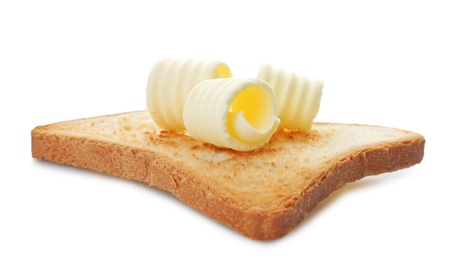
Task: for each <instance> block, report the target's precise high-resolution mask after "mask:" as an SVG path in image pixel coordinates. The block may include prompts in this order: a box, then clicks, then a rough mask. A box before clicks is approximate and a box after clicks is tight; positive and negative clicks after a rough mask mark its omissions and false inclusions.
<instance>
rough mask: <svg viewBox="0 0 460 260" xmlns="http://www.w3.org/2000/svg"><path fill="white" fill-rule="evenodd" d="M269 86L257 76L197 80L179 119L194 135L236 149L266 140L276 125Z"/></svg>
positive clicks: (261, 143)
mask: <svg viewBox="0 0 460 260" xmlns="http://www.w3.org/2000/svg"><path fill="white" fill-rule="evenodd" d="M277 112H278V107H277V104H276V98H275V95H274V93H273V89H272V88H271V87H270V86H269V85H268V84H267V83H266V82H264V81H262V80H259V79H233V78H229V79H211V80H205V81H202V82H200V83H199V84H198V85H197V86H196V87H195V88H193V89H192V90H191V92H190V94H189V96H188V97H187V99H186V102H185V106H184V112H183V119H184V124H185V128H186V130H187V132H188V133H189V134H190V135H191V136H192V137H193V138H195V139H197V140H199V141H202V142H206V143H211V144H214V145H216V146H219V147H227V148H231V149H234V150H238V151H249V150H254V149H257V148H259V147H261V146H262V145H264V144H266V143H267V142H268V141H269V140H270V138H271V136H272V135H273V133H274V132H275V131H276V129H277V128H278V125H279V122H280V121H279V119H278V118H277Z"/></svg>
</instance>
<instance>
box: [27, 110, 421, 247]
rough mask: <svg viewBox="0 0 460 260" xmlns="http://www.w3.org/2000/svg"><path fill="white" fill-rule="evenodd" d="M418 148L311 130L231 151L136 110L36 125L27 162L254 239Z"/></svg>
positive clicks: (372, 133) (409, 157)
mask: <svg viewBox="0 0 460 260" xmlns="http://www.w3.org/2000/svg"><path fill="white" fill-rule="evenodd" d="M424 145H425V139H424V137H423V136H421V135H420V134H417V133H414V132H410V131H405V130H401V129H395V128H387V127H379V126H368V125H348V124H336V123H315V124H314V125H313V128H312V130H311V131H310V132H309V133H302V132H297V131H280V132H277V133H276V134H275V135H274V136H273V137H272V139H271V141H270V142H269V143H268V144H267V145H265V146H263V147H262V148H260V149H258V150H255V151H250V152H238V151H233V150H230V149H224V148H218V147H215V146H213V145H209V144H204V143H199V142H197V141H196V140H194V139H193V138H192V137H190V136H188V135H187V134H186V133H179V132H166V131H161V130H160V129H158V127H157V126H156V125H155V124H154V123H153V121H152V120H151V118H150V116H149V114H148V112H146V111H135V112H128V113H122V114H115V115H107V116H100V117H93V118H86V119H78V120H73V121H66V122H60V123H55V124H50V125H45V126H38V127H36V128H35V129H33V130H32V156H33V157H34V158H37V159H41V160H48V161H52V162H56V163H61V164H69V165H72V166H76V167H81V168H87V169H91V170H95V171H98V172H103V173H107V174H112V175H116V176H119V177H123V178H127V179H134V180H138V181H141V182H145V183H147V184H149V185H151V186H156V187H158V188H161V189H164V190H167V191H169V192H171V193H172V194H173V195H174V196H176V197H177V198H179V199H180V200H182V201H183V202H185V203H186V204H188V205H189V206H191V207H193V208H196V209H198V210H200V211H202V212H203V213H204V214H206V215H208V216H210V217H211V218H213V219H215V220H217V221H220V222H222V223H224V224H226V225H228V226H230V227H231V228H234V229H235V230H237V231H238V232H240V233H242V234H243V235H245V236H247V237H249V238H252V239H257V240H272V239H277V238H280V237H282V236H284V235H286V234H287V233H289V231H291V230H292V229H293V228H294V227H296V226H297V225H298V224H299V223H300V222H301V221H302V220H304V219H305V217H306V216H307V215H308V213H309V212H310V211H311V210H313V209H314V208H315V206H316V205H317V204H318V203H320V202H321V201H322V200H323V199H324V198H326V197H327V196H328V195H329V194H331V193H332V192H333V191H335V190H337V189H339V188H340V187H342V186H343V185H345V184H346V183H348V182H352V181H356V180H358V179H361V178H363V177H365V176H368V175H376V174H380V173H384V172H390V171H396V170H399V169H402V168H406V167H409V166H412V165H414V164H417V163H420V162H421V161H422V159H423V154H424Z"/></svg>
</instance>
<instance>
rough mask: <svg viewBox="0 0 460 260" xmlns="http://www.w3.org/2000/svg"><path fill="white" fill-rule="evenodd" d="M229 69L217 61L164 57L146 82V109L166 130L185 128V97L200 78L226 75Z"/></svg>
mask: <svg viewBox="0 0 460 260" xmlns="http://www.w3.org/2000/svg"><path fill="white" fill-rule="evenodd" d="M231 76H232V73H231V71H230V68H229V67H228V66H227V65H226V64H225V63H223V62H220V61H205V60H193V59H188V60H181V59H172V58H165V59H162V60H160V61H158V62H157V63H156V64H155V65H154V66H153V68H152V70H151V72H150V74H149V77H148V82H147V110H148V111H149V113H150V116H151V117H152V119H153V120H154V121H155V123H156V124H157V125H158V126H159V127H160V128H162V129H165V130H184V129H185V126H184V121H183V119H182V113H183V108H184V104H185V99H186V98H187V96H188V94H189V93H190V91H191V90H192V89H193V88H194V87H195V86H196V85H197V84H198V83H199V82H201V81H203V80H206V79H214V78H228V77H231Z"/></svg>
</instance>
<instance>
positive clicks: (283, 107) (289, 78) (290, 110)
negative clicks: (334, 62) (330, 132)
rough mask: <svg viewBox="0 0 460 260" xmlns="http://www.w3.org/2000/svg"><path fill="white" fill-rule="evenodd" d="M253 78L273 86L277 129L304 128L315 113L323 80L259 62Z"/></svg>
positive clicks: (310, 124) (309, 124)
mask: <svg viewBox="0 0 460 260" xmlns="http://www.w3.org/2000/svg"><path fill="white" fill-rule="evenodd" d="M257 78H259V79H262V80H265V81H266V82H267V83H268V84H270V86H271V87H272V88H273V91H274V92H275V96H276V101H277V103H278V117H279V118H280V119H281V124H280V125H279V129H284V128H287V129H298V130H300V131H304V132H308V131H309V130H310V129H311V126H312V123H313V120H314V119H315V117H316V115H317V114H318V110H319V105H320V102H321V96H322V93H323V81H321V80H311V79H309V78H307V77H300V76H298V75H296V74H295V73H292V72H286V71H283V70H281V69H278V68H275V67H273V66H271V65H268V64H262V65H261V66H260V68H259V73H258V75H257Z"/></svg>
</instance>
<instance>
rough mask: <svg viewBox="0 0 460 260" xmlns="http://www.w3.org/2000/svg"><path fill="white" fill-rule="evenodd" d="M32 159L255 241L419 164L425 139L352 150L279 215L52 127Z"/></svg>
mask: <svg viewBox="0 0 460 260" xmlns="http://www.w3.org/2000/svg"><path fill="white" fill-rule="evenodd" d="M31 137H32V157H34V158H37V159H40V160H47V161H52V162H56V163H59V164H68V165H72V166H75V167H81V168H87V169H91V170H94V171H98V172H102V173H107V174H111V175H115V176H119V177H122V178H127V179H133V180H137V181H141V182H144V183H147V184H148V185H150V186H155V187H158V188H160V189H163V190H166V191H169V192H170V193H172V194H173V195H174V196H176V197H177V198H179V199H180V200H182V201H183V202H184V203H186V204H187V205H189V206H191V207H193V208H195V209H197V210H199V211H201V212H203V213H204V214H206V215H208V216H209V217H211V218H213V219H215V220H217V221H219V222H221V223H224V224H226V225H228V226H229V227H231V228H233V229H235V230H236V231H238V232H240V233H241V234H243V235H245V236H247V237H249V238H251V239H256V240H273V239H278V238H281V237H283V236H285V235H286V234H288V233H289V232H290V231H291V230H292V229H293V228H295V227H296V226H298V225H299V223H301V222H302V221H303V220H304V219H305V217H306V216H307V215H308V213H310V212H311V211H312V210H313V209H314V208H315V207H316V206H317V205H318V204H319V203H320V202H321V201H322V200H324V199H325V198H326V197H327V196H329V195H330V194H331V193H332V192H334V191H336V190H338V189H339V188H340V187H342V186H344V185H345V184H346V183H349V182H353V181H356V180H359V179H361V178H363V177H365V176H369V175H377V174H381V173H384V172H391V171H396V170H399V169H402V168H406V167H409V166H412V165H414V164H417V163H420V162H421V161H422V159H423V155H424V145H425V139H424V138H423V136H421V135H415V137H414V136H412V137H411V138H408V139H401V140H396V141H394V142H387V143H382V144H379V145H376V146H371V147H364V148H360V149H357V150H353V151H352V152H351V153H349V154H346V155H345V156H340V158H338V159H334V160H332V161H331V162H330V163H329V164H328V167H325V168H324V169H323V170H322V171H323V172H322V173H320V174H318V176H321V177H320V178H317V179H314V180H313V181H312V182H310V183H308V185H306V186H305V187H304V189H303V190H302V191H301V193H300V194H298V196H296V197H290V198H288V201H287V202H286V203H285V204H284V205H282V207H281V208H280V209H278V210H270V211H268V210H267V211H264V210H248V209H246V208H244V207H242V206H241V205H240V204H238V203H235V202H234V201H232V199H231V198H229V197H225V196H221V195H220V194H219V191H218V190H216V189H215V188H213V187H208V186H207V184H206V183H202V182H200V181H199V180H197V179H196V178H194V177H193V175H191V174H190V172H188V171H189V170H188V168H187V167H186V165H185V164H186V162H182V163H180V162H174V163H173V162H171V159H170V158H169V157H167V156H165V155H164V154H162V152H161V150H155V149H145V148H143V147H137V146H132V145H129V144H126V143H122V142H120V143H114V142H110V141H106V140H99V139H97V138H96V139H91V138H88V137H87V136H78V135H67V134H65V133H58V132H56V131H53V129H52V128H50V127H49V126H39V127H36V128H35V129H34V130H32V133H31Z"/></svg>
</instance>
